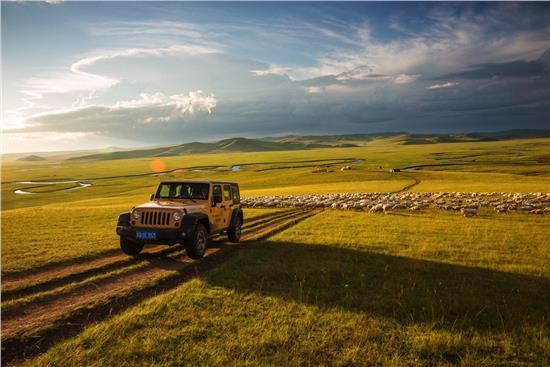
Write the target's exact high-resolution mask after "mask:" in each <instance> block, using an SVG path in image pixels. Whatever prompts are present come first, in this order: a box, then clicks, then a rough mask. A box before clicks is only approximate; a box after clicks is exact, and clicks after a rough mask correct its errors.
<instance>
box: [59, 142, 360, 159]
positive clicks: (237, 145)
mask: <svg viewBox="0 0 550 367" xmlns="http://www.w3.org/2000/svg"><path fill="white" fill-rule="evenodd" d="M352 146H353V145H352ZM328 147H330V145H324V144H317V143H302V142H290V141H289V142H274V141H268V140H260V139H247V138H230V139H224V140H220V141H218V142H214V143H200V142H192V143H186V144H181V145H175V146H168V147H161V148H153V149H138V150H129V151H120V152H110V153H98V154H90V155H85V156H81V157H74V158H70V160H84V159H86V160H88V159H99V160H109V159H128V158H141V157H165V156H175V155H182V154H197V153H220V152H264V151H277V150H303V149H313V148H328Z"/></svg>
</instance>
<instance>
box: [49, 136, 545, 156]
mask: <svg viewBox="0 0 550 367" xmlns="http://www.w3.org/2000/svg"><path fill="white" fill-rule="evenodd" d="M540 137H550V130H509V131H500V132H491V133H477V132H474V133H460V134H409V133H405V132H386V133H376V134H348V135H319V136H316V135H304V136H302V135H288V136H281V137H266V138H261V139H249V138H229V139H224V140H220V141H217V142H211V143H201V142H192V143H185V144H181V145H173V146H167V147H158V148H149V149H135V150H126V151H115V152H105V153H95V154H88V155H83V156H76V157H72V158H69V160H112V159H129V158H145V157H147V158H152V157H167V156H177V155H183V154H197V153H221V152H266V151H281V150H304V149H317V148H346V147H358V146H361V145H367V144H371V143H373V144H374V143H380V144H402V145H415V144H436V143H457V142H475V141H498V140H509V139H527V138H540ZM38 158H40V157H38Z"/></svg>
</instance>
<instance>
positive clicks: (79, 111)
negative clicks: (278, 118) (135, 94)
mask: <svg viewBox="0 0 550 367" xmlns="http://www.w3.org/2000/svg"><path fill="white" fill-rule="evenodd" d="M140 97H141V98H140V99H135V100H129V101H118V102H116V103H115V104H113V105H108V106H105V105H90V106H84V107H76V108H70V109H64V110H57V111H51V112H47V113H41V114H37V115H33V116H31V117H29V118H28V119H27V120H26V124H27V127H26V129H28V130H29V131H32V130H33V129H38V130H41V129H42V128H45V129H47V130H51V131H60V130H65V129H68V128H70V129H73V128H74V129H75V131H85V132H95V131H101V130H102V128H103V126H102V124H104V123H105V124H107V125H108V124H110V123H111V124H113V126H116V125H117V121H126V122H127V124H128V125H141V124H144V123H145V124H150V123H162V122H170V121H174V120H177V119H180V118H182V117H183V116H184V115H185V114H195V113H198V112H206V113H208V114H211V113H212V110H213V109H214V108H215V107H216V103H217V101H216V98H215V96H214V95H213V94H206V93H204V92H203V91H200V90H197V91H193V92H189V93H188V94H187V95H186V94H175V95H171V96H166V95H164V94H163V93H152V94H149V93H141V94H140ZM64 124H69V125H70V126H68V125H64ZM56 127H57V128H56Z"/></svg>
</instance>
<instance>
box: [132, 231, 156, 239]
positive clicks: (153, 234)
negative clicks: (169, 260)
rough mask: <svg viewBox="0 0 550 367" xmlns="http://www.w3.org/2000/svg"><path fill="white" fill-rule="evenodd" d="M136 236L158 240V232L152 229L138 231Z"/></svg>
mask: <svg viewBox="0 0 550 367" xmlns="http://www.w3.org/2000/svg"><path fill="white" fill-rule="evenodd" d="M136 238H137V239H138V240H156V239H157V233H156V232H152V231H137V232H136Z"/></svg>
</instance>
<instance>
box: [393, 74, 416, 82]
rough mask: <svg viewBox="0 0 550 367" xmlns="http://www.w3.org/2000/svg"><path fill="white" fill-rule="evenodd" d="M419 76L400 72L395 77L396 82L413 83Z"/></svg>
mask: <svg viewBox="0 0 550 367" xmlns="http://www.w3.org/2000/svg"><path fill="white" fill-rule="evenodd" d="M416 78H418V76H417V75H408V74H399V75H396V76H395V77H394V78H393V82H394V83H395V84H408V83H412V82H414V81H415V80H416Z"/></svg>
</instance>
